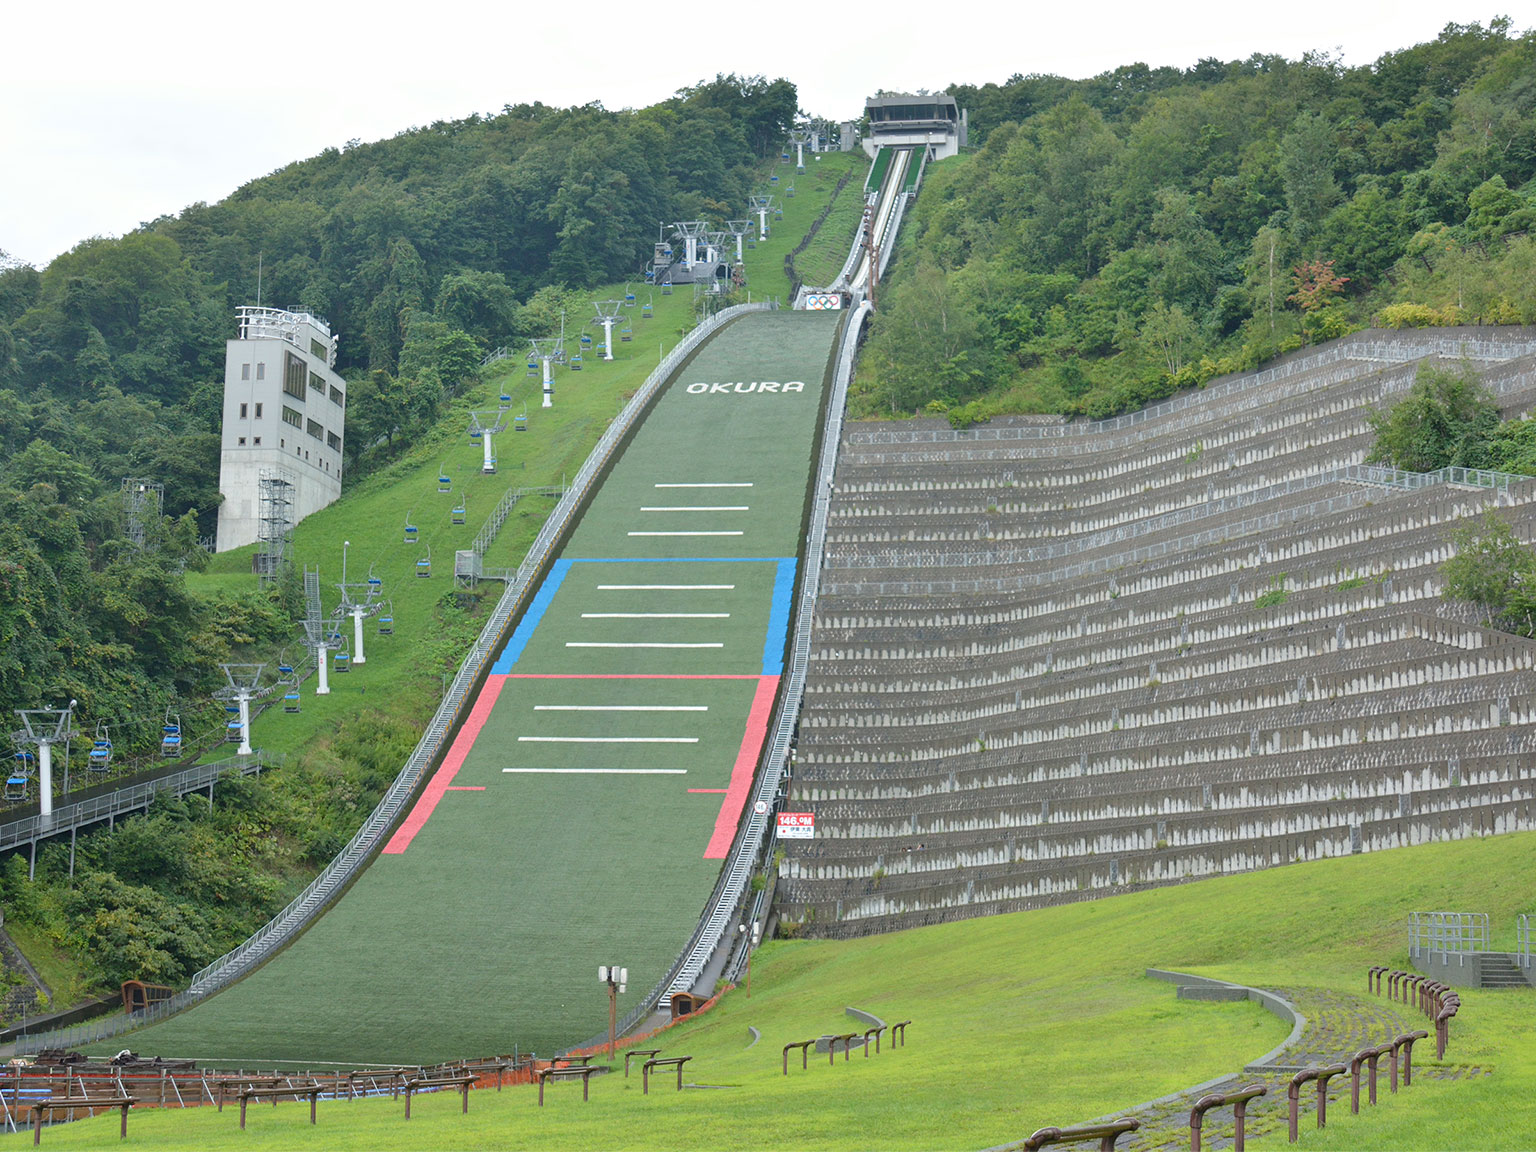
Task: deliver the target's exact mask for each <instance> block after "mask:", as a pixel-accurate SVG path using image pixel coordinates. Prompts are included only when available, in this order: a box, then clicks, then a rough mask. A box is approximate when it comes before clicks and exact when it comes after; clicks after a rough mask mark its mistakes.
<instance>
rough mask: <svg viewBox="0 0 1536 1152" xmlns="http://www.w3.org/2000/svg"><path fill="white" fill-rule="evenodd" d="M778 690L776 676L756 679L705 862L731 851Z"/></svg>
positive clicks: (721, 858) (705, 850)
mask: <svg viewBox="0 0 1536 1152" xmlns="http://www.w3.org/2000/svg"><path fill="white" fill-rule="evenodd" d="M778 690H779V678H778V677H777V676H761V677H759V678H758V681H757V691H756V692H755V693H754V694H753V696H752V711H750V712H749V713H747V730H746V732H744V733H743V734H742V737H741V750H740V751H739V752H737V753H736V766H735V767H734V768H732V769H731V786H730V787H729V788H728V789H726V793H725V800H724V802H723V803H721V805H720V815H719V816H717V817H716V818H715V834H714V835H713V836H711V837H710V838H709V847H708V848H706V849H704V859H706V860H724V859H725V857H726V854H727V853H728V852H730V850H731V841H732V840H734V839H736V826H737V825H738V824H740V823H741V810H742V807H743V806H744V805H745V804H746V802H747V793H748V792H750V791H751V790H752V774H753V773H754V772H756V771H757V758H758V757H759V756H761V755H762V752H763V741H764V740H765V739H767V736H768V717H769V715H770V714H771V713H772V712H773V697H774V695H775V694H776V693H777V692H778Z"/></svg>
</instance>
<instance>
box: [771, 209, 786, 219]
mask: <svg viewBox="0 0 1536 1152" xmlns="http://www.w3.org/2000/svg"><path fill="white" fill-rule="evenodd" d="M773 218H774V219H775V220H782V219H784V209H782V208H775V209H774V210H773Z"/></svg>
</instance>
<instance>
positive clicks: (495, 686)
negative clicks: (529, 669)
mask: <svg viewBox="0 0 1536 1152" xmlns="http://www.w3.org/2000/svg"><path fill="white" fill-rule="evenodd" d="M505 682H506V677H505V676H492V677H490V678H489V679H488V680H486V682H485V687H484V688H482V689H480V695H478V696H476V697H475V706H474V708H472V709H471V710H470V713H469V719H468V720H466V721H465V722H464V727H462V728H460V729H459V734H458V735H457V736H455V737H454V739H453V747H452V748H450V749H448V755H447V756H446V757H445V758H444V760H443V763H442V767H440V768H438V770H437V771H436V772H434V773H433V774H432V779H431V780H429V781H428V782H427V787H426V791H424V792H423V793H422V794H421V799H420V800H418V801H416V806H415V807H414V808H412V809H411V811H410V815H408V816H407V817H406V818H405V823H404V824H402V825H400V827H399V828H397V829H395V834H394V835H393V836H391V837H390V838H389V843H388V844H386V845H384V855H385V856H398V855H400V854H401V853H402V852H404V851H405V850H406V849H407V848H409V847H410V846H411V841H412V840H414V839H415V838H416V833H418V832H420V831H421V829H422V825H424V824H425V823H426V822H427V820H428V819H429V818H430V817H431V815H432V813H433V812H434V811H436V810H437V802H438V801H439V800H441V799H442V798H443V796H444V795H446V794H447V792H448V790H449V789H450V788H452V786H453V778H454V777H455V776H457V775H458V774H459V769H460V768H462V767H463V766H464V757H466V756H468V755H469V750H470V749H471V748H473V747H474V746H475V740H476V739H478V738H479V736H480V729H482V728H484V727H485V722H486V721H487V720H488V719H490V715H491V710H492V709H493V708H495V707H496V701H497V699H498V698H499V697H500V696H501V686H502V684H504V683H505ZM453 790H454V791H456V792H457V791H460V789H457V788H454V789H453Z"/></svg>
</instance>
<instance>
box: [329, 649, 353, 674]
mask: <svg viewBox="0 0 1536 1152" xmlns="http://www.w3.org/2000/svg"><path fill="white" fill-rule="evenodd" d="M331 671H332V672H335V673H337V674H340V673H342V672H350V671H352V657H351V656H350V655H348V654H347V653H346V652H337V653H336V654H335V655H334V656H332V657H331Z"/></svg>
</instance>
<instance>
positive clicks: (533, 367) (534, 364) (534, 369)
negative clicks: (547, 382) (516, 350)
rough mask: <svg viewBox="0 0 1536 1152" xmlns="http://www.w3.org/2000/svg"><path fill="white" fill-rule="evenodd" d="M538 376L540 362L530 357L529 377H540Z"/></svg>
mask: <svg viewBox="0 0 1536 1152" xmlns="http://www.w3.org/2000/svg"><path fill="white" fill-rule="evenodd" d="M538 374H539V362H538V361H537V360H535V359H534V358H533V357H531V356H530V357H529V358H528V375H530V376H535V377H536V376H538Z"/></svg>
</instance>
